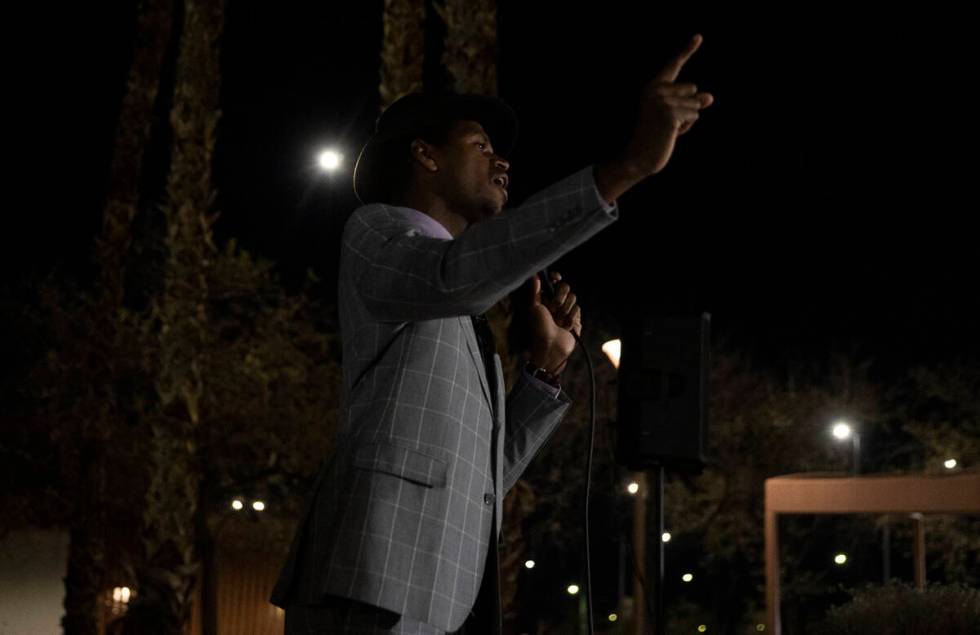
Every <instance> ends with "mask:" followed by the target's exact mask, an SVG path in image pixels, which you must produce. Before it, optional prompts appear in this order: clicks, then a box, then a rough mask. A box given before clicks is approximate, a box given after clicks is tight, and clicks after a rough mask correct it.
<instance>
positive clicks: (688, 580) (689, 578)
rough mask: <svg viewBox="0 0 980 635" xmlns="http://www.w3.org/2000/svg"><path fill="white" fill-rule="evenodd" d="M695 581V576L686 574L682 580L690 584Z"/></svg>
mask: <svg viewBox="0 0 980 635" xmlns="http://www.w3.org/2000/svg"><path fill="white" fill-rule="evenodd" d="M693 579H694V576H693V575H691V574H690V573H685V574H684V575H682V576H681V580H683V581H684V582H690V581H691V580H693Z"/></svg>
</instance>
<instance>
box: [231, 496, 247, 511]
mask: <svg viewBox="0 0 980 635" xmlns="http://www.w3.org/2000/svg"><path fill="white" fill-rule="evenodd" d="M243 507H245V503H243V502H242V501H241V500H240V499H238V498H236V499H235V500H233V501H231V508H232V509H234V510H235V511H238V510H239V509H242V508H243Z"/></svg>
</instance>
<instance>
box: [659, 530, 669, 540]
mask: <svg viewBox="0 0 980 635" xmlns="http://www.w3.org/2000/svg"><path fill="white" fill-rule="evenodd" d="M660 539H661V540H663V541H664V542H670V532H669V531H665V532H664V533H663V535H662V536H660Z"/></svg>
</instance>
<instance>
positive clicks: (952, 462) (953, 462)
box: [943, 459, 956, 470]
mask: <svg viewBox="0 0 980 635" xmlns="http://www.w3.org/2000/svg"><path fill="white" fill-rule="evenodd" d="M943 465H945V466H946V469H947V470H951V469H953V468H954V467H956V459H946V461H945V462H943Z"/></svg>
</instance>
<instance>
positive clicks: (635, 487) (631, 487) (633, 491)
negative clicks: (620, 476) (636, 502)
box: [626, 481, 640, 494]
mask: <svg viewBox="0 0 980 635" xmlns="http://www.w3.org/2000/svg"><path fill="white" fill-rule="evenodd" d="M626 491H627V492H629V493H630V494H636V493H637V492H638V491H640V485H639V483H637V482H635V481H634V482H632V483H630V484H629V485H627V486H626Z"/></svg>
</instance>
